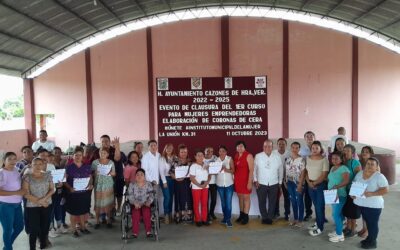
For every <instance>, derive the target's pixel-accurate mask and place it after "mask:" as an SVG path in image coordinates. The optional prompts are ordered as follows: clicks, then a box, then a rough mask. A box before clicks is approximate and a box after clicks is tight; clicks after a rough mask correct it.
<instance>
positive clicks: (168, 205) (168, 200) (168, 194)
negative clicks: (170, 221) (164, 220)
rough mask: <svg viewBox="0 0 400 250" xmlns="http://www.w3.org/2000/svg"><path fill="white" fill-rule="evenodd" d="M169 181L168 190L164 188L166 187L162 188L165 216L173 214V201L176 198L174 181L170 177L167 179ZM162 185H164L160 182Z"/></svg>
mask: <svg viewBox="0 0 400 250" xmlns="http://www.w3.org/2000/svg"><path fill="white" fill-rule="evenodd" d="M165 178H166V180H167V186H168V187H167V188H164V186H161V187H162V188H161V189H162V192H163V196H164V202H163V205H164V214H166V215H167V214H171V212H172V201H173V199H172V198H173V197H174V180H173V179H172V178H171V177H170V176H166V177H165ZM160 183H162V182H161V181H160Z"/></svg>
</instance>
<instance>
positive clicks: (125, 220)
mask: <svg viewBox="0 0 400 250" xmlns="http://www.w3.org/2000/svg"><path fill="white" fill-rule="evenodd" d="M154 188H155V190H153V191H152V192H153V193H154V200H153V203H152V204H151V206H150V209H151V233H152V234H153V239H154V240H155V241H157V242H158V239H159V231H160V225H161V223H160V216H159V208H158V187H157V186H155V187H154ZM131 209H132V208H131V204H130V203H129V200H128V192H127V191H126V192H125V194H124V203H123V205H122V211H121V234H122V235H121V238H122V240H124V241H125V243H127V242H128V240H129V239H130V238H131V236H130V234H131V232H132V210H131Z"/></svg>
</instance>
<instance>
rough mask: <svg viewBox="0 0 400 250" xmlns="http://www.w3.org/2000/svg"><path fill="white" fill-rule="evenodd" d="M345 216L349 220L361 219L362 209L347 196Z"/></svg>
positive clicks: (344, 208) (344, 209)
mask: <svg viewBox="0 0 400 250" xmlns="http://www.w3.org/2000/svg"><path fill="white" fill-rule="evenodd" d="M342 212H343V216H344V217H346V218H349V219H354V220H356V219H359V218H360V217H361V211H360V208H359V207H358V206H357V205H356V204H354V202H353V199H352V198H351V197H350V196H347V199H346V203H345V204H344V206H343V209H342Z"/></svg>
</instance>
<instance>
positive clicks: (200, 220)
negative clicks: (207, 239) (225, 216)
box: [189, 149, 211, 227]
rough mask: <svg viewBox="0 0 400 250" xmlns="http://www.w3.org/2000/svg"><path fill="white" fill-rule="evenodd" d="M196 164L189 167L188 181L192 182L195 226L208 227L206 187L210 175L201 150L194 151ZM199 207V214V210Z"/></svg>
mask: <svg viewBox="0 0 400 250" xmlns="http://www.w3.org/2000/svg"><path fill="white" fill-rule="evenodd" d="M195 159H196V162H195V163H193V164H192V165H191V166H190V171H189V175H190V181H191V182H192V194H193V211H194V221H195V223H196V226H198V227H200V226H202V225H205V226H209V225H210V222H209V221H208V218H207V217H208V187H209V183H210V180H211V175H209V174H208V170H207V167H206V166H205V165H204V153H203V151H202V150H200V149H197V150H196V151H195ZM199 206H201V213H200V208H199Z"/></svg>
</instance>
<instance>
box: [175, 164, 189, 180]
mask: <svg viewBox="0 0 400 250" xmlns="http://www.w3.org/2000/svg"><path fill="white" fill-rule="evenodd" d="M188 174H189V166H179V167H176V168H175V178H176V179H179V178H186V177H187V176H188Z"/></svg>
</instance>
